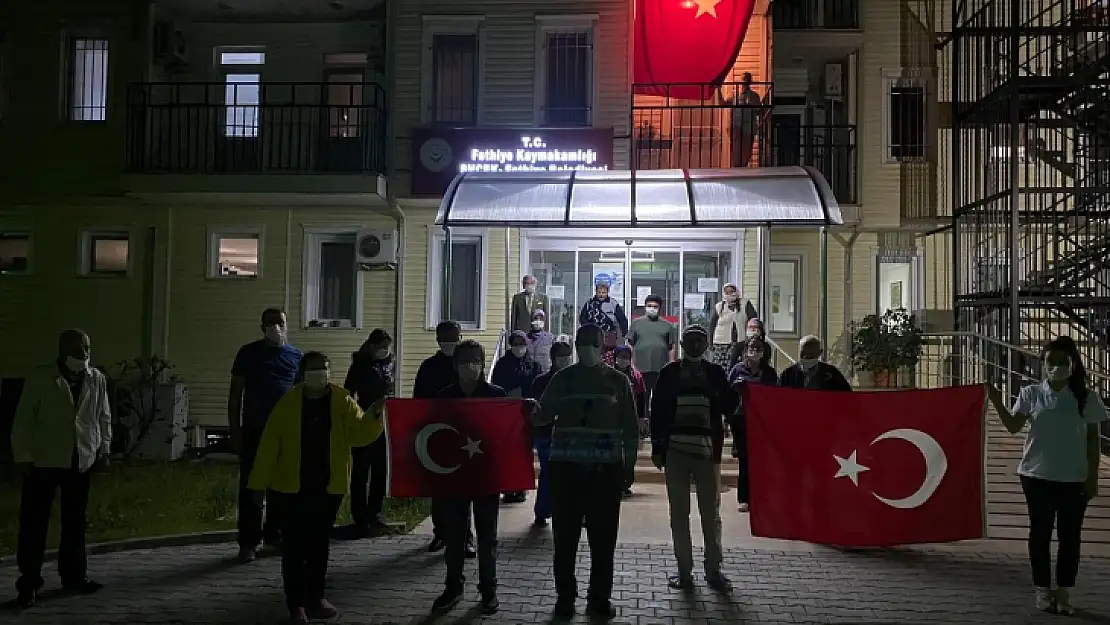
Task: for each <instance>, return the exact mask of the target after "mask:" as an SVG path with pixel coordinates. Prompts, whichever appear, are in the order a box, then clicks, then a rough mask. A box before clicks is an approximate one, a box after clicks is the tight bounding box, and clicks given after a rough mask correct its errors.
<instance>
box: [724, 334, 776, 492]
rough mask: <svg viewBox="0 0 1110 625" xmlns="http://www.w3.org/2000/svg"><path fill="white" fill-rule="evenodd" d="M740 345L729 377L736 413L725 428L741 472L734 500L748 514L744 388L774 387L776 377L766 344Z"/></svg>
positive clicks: (755, 338)
mask: <svg viewBox="0 0 1110 625" xmlns="http://www.w3.org/2000/svg"><path fill="white" fill-rule="evenodd" d="M748 327H749V328H750V327H751V322H750V321H749V322H748ZM743 344H744V357H743V358H742V359H741V360H740V362H738V363H736V366H735V367H733V368H732V371H730V372H729V374H728V382H729V384H730V385H732V390H733V391H734V392H735V393H736V397H737V399H738V401H737V403H736V410H734V411H733V413H732V414H731V415H730V416H729V418H728V427H729V430H730V431H731V432H732V457H733V458H736V459H737V461H738V465H739V467H738V468H739V469H740V470H739V472H738V473H739V475H738V476H737V480H736V500H737V502H738V503H739V504H740V512H747V511H748V505H749V504H750V503H751V499H750V493H751V482H750V481H749V479H748V428H747V422H746V421H745V420H744V402H743V390H744V385H745V384H768V385H770V386H777V385H778V383H779V375H778V372H776V371H775V368H774V367H772V366H771V360H770V358H769V357H768V354H769V353H770V352H771V347H770V346H769V345H767V343H765V342H764V341H763V340H762V339H761V338H759V337H758V336H752V337H751V338H749V339H748V340H747V341H745V342H744V343H743Z"/></svg>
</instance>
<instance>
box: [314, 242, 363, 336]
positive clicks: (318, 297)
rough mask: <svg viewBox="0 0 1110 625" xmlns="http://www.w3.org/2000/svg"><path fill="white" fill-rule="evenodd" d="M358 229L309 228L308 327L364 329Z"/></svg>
mask: <svg viewBox="0 0 1110 625" xmlns="http://www.w3.org/2000/svg"><path fill="white" fill-rule="evenodd" d="M357 244H358V235H357V229H351V230H344V231H331V230H322V231H306V233H305V255H304V292H303V296H304V319H305V324H304V326H305V327H306V328H361V327H362V292H363V291H362V277H361V275H360V274H359V272H358V267H357V265H356V260H357V258H356V254H355V248H356V246H357Z"/></svg>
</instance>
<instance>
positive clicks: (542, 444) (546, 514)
mask: <svg viewBox="0 0 1110 625" xmlns="http://www.w3.org/2000/svg"><path fill="white" fill-rule="evenodd" d="M572 352H573V349H572V348H571V346H570V343H564V342H561V341H560V342H558V343H554V344H553V345H552V346H551V369H550V370H549V371H548V372H547V373H543V374H540V376H539V377H538V378H536V380H535V381H534V382H532V385H531V386H530V387H528V391H527V392H526V393H525V394H524V396H525V397H526V398H528V399H534V400H536V401H539V399H540V398H541V397H543V392H544V391H546V390H547V385H548V384H550V383H551V378H553V377H555V374H556V373H558V372H559V371H562V370H563V369H566V368H567V367H569V366H570V357H571V353H572ZM533 438H534V439H535V445H536V458H538V459H539V461H540V479H539V484H538V486H537V487H536V505H535V506H534V507H533V508H532V510H533V512H535V514H536V520H535V521H534V522H533V523H532V525H533V526H534V527H547V521H548V519H550V518H551V473H550V471H548V469H547V461H548V459H549V458H550V457H551V425H542V426H539V425H537V426H535V428H534V430H533Z"/></svg>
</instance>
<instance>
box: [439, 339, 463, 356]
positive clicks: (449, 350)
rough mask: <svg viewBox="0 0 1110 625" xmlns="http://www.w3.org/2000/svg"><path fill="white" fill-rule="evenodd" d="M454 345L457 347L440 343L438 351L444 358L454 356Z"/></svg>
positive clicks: (452, 344)
mask: <svg viewBox="0 0 1110 625" xmlns="http://www.w3.org/2000/svg"><path fill="white" fill-rule="evenodd" d="M456 345H458V343H448V342H444V343H440V344H439V351H441V352H443V355H444V356H454V355H455V346H456Z"/></svg>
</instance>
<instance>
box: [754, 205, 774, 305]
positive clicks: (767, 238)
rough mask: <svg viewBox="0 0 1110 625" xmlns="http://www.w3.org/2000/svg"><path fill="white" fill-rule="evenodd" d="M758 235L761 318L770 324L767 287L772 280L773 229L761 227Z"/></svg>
mask: <svg viewBox="0 0 1110 625" xmlns="http://www.w3.org/2000/svg"><path fill="white" fill-rule="evenodd" d="M756 232H757V234H758V239H757V241H758V243H757V245H756V251H757V254H758V255H759V267H758V269H757V271H758V277H757V278H756V280H757V281H758V282H759V310H758V311H756V312H758V313H759V318H760V319H762V320H763V323H765V324H770V323H771V317H770V311H771V289H770V287H769V286H768V285H767V281H768V280H769V279H770V268H771V227H770V226H760V227H759V229H758V230H757V231H756Z"/></svg>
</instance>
